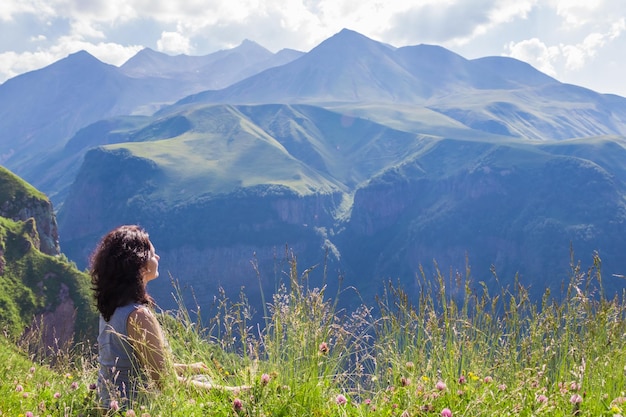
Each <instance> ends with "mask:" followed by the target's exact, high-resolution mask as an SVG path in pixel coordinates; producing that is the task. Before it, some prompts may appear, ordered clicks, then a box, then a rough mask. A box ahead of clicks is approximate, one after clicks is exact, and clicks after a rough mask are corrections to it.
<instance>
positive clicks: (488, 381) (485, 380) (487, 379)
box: [483, 375, 493, 384]
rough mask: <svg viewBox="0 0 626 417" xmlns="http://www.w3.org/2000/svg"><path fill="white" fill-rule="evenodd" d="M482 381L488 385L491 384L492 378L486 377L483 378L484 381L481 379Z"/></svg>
mask: <svg viewBox="0 0 626 417" xmlns="http://www.w3.org/2000/svg"><path fill="white" fill-rule="evenodd" d="M483 381H484V382H485V384H489V383H491V382H493V378H492V377H491V376H489V375H487V376H486V377H485V379H483Z"/></svg>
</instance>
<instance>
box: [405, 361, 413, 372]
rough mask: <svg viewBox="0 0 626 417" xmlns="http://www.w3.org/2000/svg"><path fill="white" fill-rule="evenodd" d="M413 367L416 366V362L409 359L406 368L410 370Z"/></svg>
mask: <svg viewBox="0 0 626 417" xmlns="http://www.w3.org/2000/svg"><path fill="white" fill-rule="evenodd" d="M413 368H415V364H414V363H413V362H410V361H409V362H407V363H406V369H409V370H410V369H413Z"/></svg>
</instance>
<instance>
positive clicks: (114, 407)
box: [109, 400, 120, 411]
mask: <svg viewBox="0 0 626 417" xmlns="http://www.w3.org/2000/svg"><path fill="white" fill-rule="evenodd" d="M109 408H110V409H111V410H113V411H119V409H120V403H118V402H117V401H116V400H111V402H110V403H109Z"/></svg>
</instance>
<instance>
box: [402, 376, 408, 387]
mask: <svg viewBox="0 0 626 417" xmlns="http://www.w3.org/2000/svg"><path fill="white" fill-rule="evenodd" d="M400 384H402V386H403V387H408V386H409V385H411V380H410V379H409V378H406V377H402V378H400Z"/></svg>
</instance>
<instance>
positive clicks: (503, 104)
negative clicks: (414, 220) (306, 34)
mask: <svg viewBox="0 0 626 417" xmlns="http://www.w3.org/2000/svg"><path fill="white" fill-rule="evenodd" d="M268 102H269V103H311V104H319V105H322V106H324V107H333V106H337V105H338V104H339V103H343V104H345V103H352V104H353V105H359V106H361V105H363V104H367V105H372V104H386V105H392V106H398V105H400V106H402V105H404V106H417V107H420V108H422V107H426V108H428V109H430V110H433V111H436V112H439V113H441V114H443V115H445V116H447V117H450V118H452V119H455V120H457V121H459V122H460V123H461V124H463V125H465V126H466V127H469V128H471V129H475V130H478V131H482V132H486V133H492V134H496V135H504V136H512V137H516V138H526V139H531V140H542V141H545V140H554V139H571V138H577V137H586V136H598V135H624V134H626V100H625V99H623V98H621V97H617V96H611V95H604V94H598V93H596V92H593V91H591V90H587V89H584V88H581V87H577V86H572V85H567V84H562V83H560V82H559V81H557V80H555V79H554V78H552V77H549V76H547V75H545V74H543V73H541V72H539V71H537V70H536V69H534V68H533V67H531V66H530V65H528V64H526V63H523V62H521V61H518V60H515V59H513V58H507V57H487V58H480V59H475V60H467V59H465V58H463V57H461V56H459V55H457V54H455V53H453V52H450V51H448V50H446V49H444V48H441V47H438V46H433V45H417V46H408V47H403V48H397V49H396V48H393V47H390V46H388V45H385V44H382V43H380V42H376V41H373V40H371V39H368V38H366V37H365V36H363V35H360V34H358V33H356V32H353V31H350V30H345V29H344V30H342V31H341V32H339V33H338V34H336V35H334V36H333V37H331V38H329V39H327V40H326V41H324V42H322V43H321V44H320V45H319V46H317V47H316V48H314V49H313V50H311V51H310V52H309V53H307V54H306V55H304V56H303V57H301V58H299V59H297V60H295V61H292V62H290V63H289V64H286V65H283V66H281V67H276V68H273V69H270V70H267V71H264V72H261V73H259V74H257V75H255V76H252V77H250V78H248V79H245V80H243V81H241V82H239V83H236V84H233V85H231V86H230V87H227V88H224V89H221V90H217V91H204V92H201V93H198V94H194V95H191V96H188V97H186V98H184V99H182V100H180V101H179V102H178V103H177V105H178V106H182V105H187V104H191V103H238V104H246V103H257V104H260V103H268ZM172 108H173V111H176V106H173V107H166V108H164V109H163V110H162V113H163V114H165V113H167V112H168V111H170V109H172ZM344 108H345V106H344ZM360 114H361V115H363V116H365V117H371V118H376V112H373V113H371V114H364V113H362V112H361V113H360Z"/></svg>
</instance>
